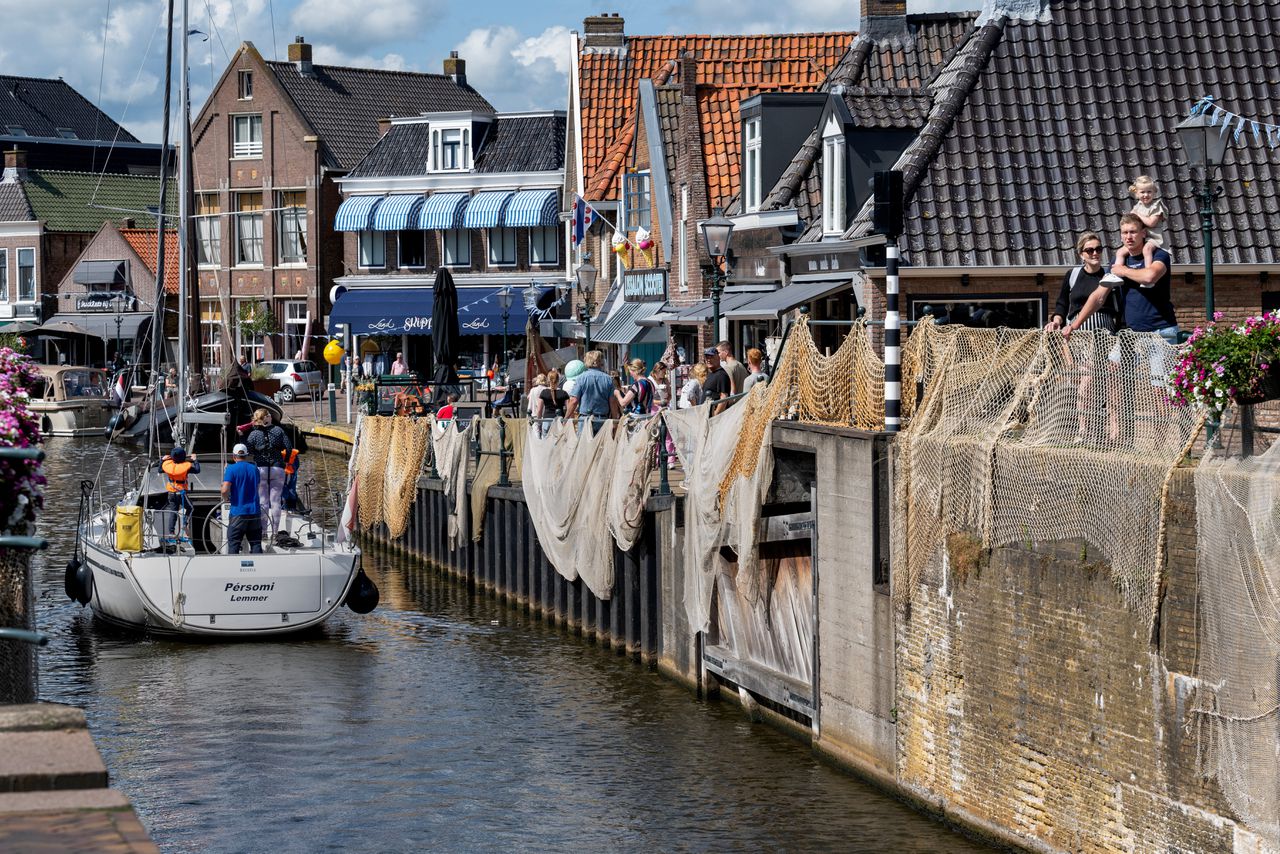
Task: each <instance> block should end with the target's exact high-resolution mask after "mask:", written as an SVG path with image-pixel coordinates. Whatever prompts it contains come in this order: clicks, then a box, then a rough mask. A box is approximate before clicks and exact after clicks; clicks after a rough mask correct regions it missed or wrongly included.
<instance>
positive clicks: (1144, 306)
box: [1103, 213, 1180, 386]
mask: <svg viewBox="0 0 1280 854" xmlns="http://www.w3.org/2000/svg"><path fill="white" fill-rule="evenodd" d="M1120 241H1121V242H1122V243H1123V244H1124V250H1125V251H1124V252H1120V253H1117V255H1116V261H1115V264H1113V265H1112V267H1111V274H1112V275H1113V276H1116V277H1117V278H1119V279H1122V280H1123V285H1122V286H1121V287H1122V288H1123V290H1122V294H1123V301H1124V322H1125V325H1126V326H1128V327H1129V328H1130V329H1132V330H1133V331H1134V332H1154V333H1156V334H1157V335H1159V336H1160V337H1161V338H1163V339H1164V340H1165V341H1166V342H1167V343H1168V344H1169V345H1170V346H1176V345H1177V343H1178V333H1179V331H1180V330H1179V329H1178V319H1177V317H1176V316H1175V315H1174V312H1173V300H1172V299H1171V297H1170V291H1171V282H1172V280H1173V273H1172V269H1173V258H1172V257H1170V255H1169V253H1168V252H1167V251H1166V250H1165V249H1163V248H1160V247H1157V248H1156V249H1155V251H1153V252H1151V253H1150V257H1151V261H1150V263H1148V262H1147V259H1146V258H1145V257H1144V254H1145V253H1144V247H1145V245H1146V242H1147V225H1146V223H1144V222H1143V221H1142V218H1141V217H1139V216H1138V215H1137V214H1131V213H1130V214H1125V215H1124V216H1122V217H1121V218H1120ZM1103 281H1104V282H1105V281H1106V280H1105V279H1104V280H1103ZM1140 349H1141V350H1145V351H1146V355H1147V360H1148V362H1149V363H1150V366H1151V383H1152V385H1157V386H1161V385H1164V384H1165V382H1166V381H1167V378H1166V374H1165V363H1164V362H1165V350H1166V349H1167V348H1165V347H1161V346H1160V345H1158V344H1154V343H1151V342H1148V343H1147V344H1146V345H1145V346H1140ZM1111 358H1112V361H1116V360H1117V359H1118V358H1119V354H1118V353H1113V354H1112V356H1111Z"/></svg>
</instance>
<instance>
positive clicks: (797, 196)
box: [761, 12, 975, 223]
mask: <svg viewBox="0 0 1280 854" xmlns="http://www.w3.org/2000/svg"><path fill="white" fill-rule="evenodd" d="M974 18H975V14H974V13H972V12H953V13H944V14H929V15H907V16H906V18H905V19H894V18H890V19H879V20H875V19H872V21H871V22H869V23H868V24H867V25H865V26H864V27H863V29H862V32H861V33H859V35H858V37H857V38H856V39H854V41H853V44H852V45H851V46H850V47H849V50H848V52H846V53H845V55H844V57H843V58H842V59H841V61H840V63H839V65H838V66H837V67H836V68H835V70H834V71H832V72H831V75H830V76H829V77H828V78H827V80H826V81H825V82H824V83H823V84H822V91H824V92H829V91H831V90H832V88H833V87H836V86H839V87H842V88H843V90H844V102H845V105H846V106H847V107H848V108H849V112H850V114H851V115H852V116H853V118H854V119H855V120H856V121H857V122H858V123H859V124H860V125H864V126H868V127H921V126H922V125H923V124H924V119H925V116H926V115H927V113H928V109H929V101H928V97H927V94H926V91H925V89H924V88H923V87H925V86H926V85H927V84H928V83H929V82H930V81H931V80H932V79H933V78H934V76H935V75H937V73H938V71H939V69H941V68H942V66H943V65H944V63H945V62H946V60H948V59H949V58H950V57H951V56H953V55H954V54H955V52H956V51H957V50H958V49H959V47H960V46H961V45H963V44H964V43H965V41H966V39H968V38H969V36H970V35H971V34H972V33H973V22H974ZM913 96H914V98H913ZM864 123H865V124H864ZM820 132H821V131H820V129H819V128H814V130H813V133H811V134H810V136H809V139H807V140H806V141H805V143H804V145H803V146H801V148H800V150H799V151H798V152H797V153H796V156H795V157H794V158H793V159H792V161H791V165H790V166H788V167H787V169H786V170H785V171H784V172H783V174H782V178H780V179H779V180H778V183H777V185H775V186H774V188H773V189H772V190H771V191H770V192H769V194H768V195H767V196H765V200H764V203H763V204H762V205H761V207H762V208H764V209H766V210H771V209H777V208H784V207H795V208H796V209H797V210H799V211H800V217H801V219H803V220H805V221H807V222H809V223H814V222H819V223H820V220H821V213H822V211H821V203H822V188H821V183H820V182H821V176H820V174H819V172H820V170H819V169H818V161H819V159H820V157H821V154H822V150H821V149H822V145H821V143H820V140H819V134H820Z"/></svg>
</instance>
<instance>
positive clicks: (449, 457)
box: [428, 416, 476, 549]
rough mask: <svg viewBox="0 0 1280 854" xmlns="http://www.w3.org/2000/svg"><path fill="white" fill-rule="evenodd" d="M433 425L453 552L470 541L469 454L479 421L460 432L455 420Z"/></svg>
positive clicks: (432, 419)
mask: <svg viewBox="0 0 1280 854" xmlns="http://www.w3.org/2000/svg"><path fill="white" fill-rule="evenodd" d="M428 420H429V421H430V423H431V453H432V455H433V456H434V458H435V461H436V474H438V475H439V476H440V479H441V480H442V481H444V494H445V500H446V503H447V504H448V506H449V548H451V549H457V548H460V547H461V546H462V544H463V543H464V542H465V541H466V537H467V451H468V449H469V447H470V445H471V431H472V430H473V429H475V423H476V422H475V421H472V422H471V425H469V426H468V428H467V429H466V430H459V429H458V423H457V422H456V421H453V420H447V421H436V419H435V416H429V418H428Z"/></svg>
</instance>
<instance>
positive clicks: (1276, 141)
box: [1191, 95, 1280, 149]
mask: <svg viewBox="0 0 1280 854" xmlns="http://www.w3.org/2000/svg"><path fill="white" fill-rule="evenodd" d="M1191 115H1193V116H1199V115H1207V116H1208V117H1209V127H1220V128H1221V130H1220V131H1219V134H1221V135H1224V136H1225V135H1226V134H1227V133H1230V134H1231V140H1232V142H1236V143H1239V142H1240V140H1241V138H1242V137H1243V136H1244V135H1245V133H1246V131H1247V132H1248V133H1250V134H1251V135H1252V136H1253V142H1254V143H1255V144H1257V145H1265V146H1267V147H1268V148H1272V149H1274V148H1276V147H1278V146H1280V124H1273V123H1271V122H1260V121H1258V120H1257V119H1250V118H1246V117H1245V116H1240V115H1236V114H1235V113H1233V112H1231V111H1230V110H1225V109H1223V108H1222V107H1219V106H1218V105H1217V104H1216V103H1214V98H1213V96H1212V95H1205V96H1204V97H1203V98H1201V99H1200V100H1199V101H1197V102H1196V103H1195V104H1194V105H1193V106H1192V107H1191Z"/></svg>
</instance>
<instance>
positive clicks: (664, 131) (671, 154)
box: [654, 86, 680, 178]
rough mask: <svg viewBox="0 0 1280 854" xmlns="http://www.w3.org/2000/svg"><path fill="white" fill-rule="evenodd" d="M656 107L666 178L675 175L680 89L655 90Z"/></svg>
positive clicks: (659, 88) (663, 88) (669, 87)
mask: <svg viewBox="0 0 1280 854" xmlns="http://www.w3.org/2000/svg"><path fill="white" fill-rule="evenodd" d="M655 95H656V97H655V99H654V100H656V101H657V107H658V133H659V134H660V136H661V138H662V158H663V160H665V161H666V162H667V176H668V178H670V177H671V176H673V175H675V174H676V159H677V156H678V154H679V149H678V148H677V147H676V139H677V135H676V130H677V129H678V128H679V126H680V87H679V86H659V87H657V89H656V90H655Z"/></svg>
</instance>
